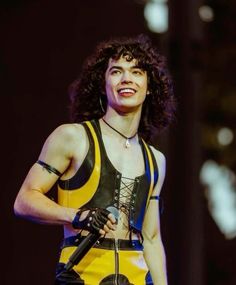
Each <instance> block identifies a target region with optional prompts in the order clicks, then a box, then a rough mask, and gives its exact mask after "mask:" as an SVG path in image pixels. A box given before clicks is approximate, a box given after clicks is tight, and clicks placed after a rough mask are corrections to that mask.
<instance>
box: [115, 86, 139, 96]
mask: <svg viewBox="0 0 236 285" xmlns="http://www.w3.org/2000/svg"><path fill="white" fill-rule="evenodd" d="M135 93H136V90H135V89H133V88H121V89H119V90H118V94H119V95H121V96H127V97H128V96H132V95H134V94H135Z"/></svg>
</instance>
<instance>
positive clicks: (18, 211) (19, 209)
mask: <svg viewBox="0 0 236 285" xmlns="http://www.w3.org/2000/svg"><path fill="white" fill-rule="evenodd" d="M13 211H14V214H15V215H16V216H17V217H23V216H24V207H23V206H22V202H21V201H20V198H19V197H17V198H16V200H15V203H14V206H13Z"/></svg>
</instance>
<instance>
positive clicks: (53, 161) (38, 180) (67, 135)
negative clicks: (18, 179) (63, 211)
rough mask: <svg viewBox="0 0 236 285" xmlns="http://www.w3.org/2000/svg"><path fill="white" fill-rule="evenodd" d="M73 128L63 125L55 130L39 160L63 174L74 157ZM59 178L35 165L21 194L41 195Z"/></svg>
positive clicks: (45, 144) (44, 146)
mask: <svg viewBox="0 0 236 285" xmlns="http://www.w3.org/2000/svg"><path fill="white" fill-rule="evenodd" d="M73 132H74V131H73V126H71V125H62V126H60V127H58V128H57V129H55V130H54V132H52V133H51V134H50V136H49V137H48V138H47V140H46V141H45V143H44V145H43V148H42V151H41V153H40V155H39V160H41V161H43V162H45V163H47V164H48V165H50V166H52V167H54V168H55V169H57V170H58V171H59V172H60V173H63V172H64V171H65V170H66V169H67V168H68V166H69V164H70V161H71V158H72V156H73ZM57 179H58V176H57V175H56V174H54V173H52V172H49V171H47V170H46V169H45V168H44V167H42V166H41V165H39V164H38V163H35V164H34V165H33V166H32V167H31V169H30V171H29V173H28V175H27V176H26V179H25V181H24V182H23V185H22V187H21V189H20V193H22V192H27V191H31V190H37V191H40V192H41V193H46V192H48V191H49V190H50V189H51V188H52V186H53V185H54V184H55V182H56V181H57Z"/></svg>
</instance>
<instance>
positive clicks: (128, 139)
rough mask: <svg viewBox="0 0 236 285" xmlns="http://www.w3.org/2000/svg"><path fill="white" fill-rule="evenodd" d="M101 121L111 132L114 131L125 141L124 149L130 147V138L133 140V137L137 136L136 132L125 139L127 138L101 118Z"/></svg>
mask: <svg viewBox="0 0 236 285" xmlns="http://www.w3.org/2000/svg"><path fill="white" fill-rule="evenodd" d="M102 120H103V122H104V123H105V124H106V125H107V126H108V127H110V128H111V129H112V130H113V131H115V132H116V133H117V134H119V135H120V136H122V137H123V138H124V139H126V141H125V147H126V148H129V147H130V140H131V139H132V138H134V137H135V136H136V135H137V132H136V133H135V134H134V135H133V136H131V137H127V136H125V135H123V134H122V133H121V132H119V131H118V130H116V129H115V128H113V127H112V126H111V125H110V124H109V123H108V122H107V121H106V120H105V119H104V118H102Z"/></svg>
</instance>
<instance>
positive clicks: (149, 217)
mask: <svg viewBox="0 0 236 285" xmlns="http://www.w3.org/2000/svg"><path fill="white" fill-rule="evenodd" d="M153 152H154V156H155V159H156V162H157V166H158V181H157V183H156V185H155V188H154V190H153V193H152V196H159V195H160V193H161V189H162V185H163V183H164V179H165V171H166V160H165V156H164V155H163V154H162V153H161V152H159V151H157V150H154V151H153ZM142 234H143V236H144V240H145V239H146V240H154V239H157V238H158V237H159V236H160V217H159V200H156V199H153V200H150V201H149V202H148V207H147V210H146V213H145V218H144V223H143V229H142Z"/></svg>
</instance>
